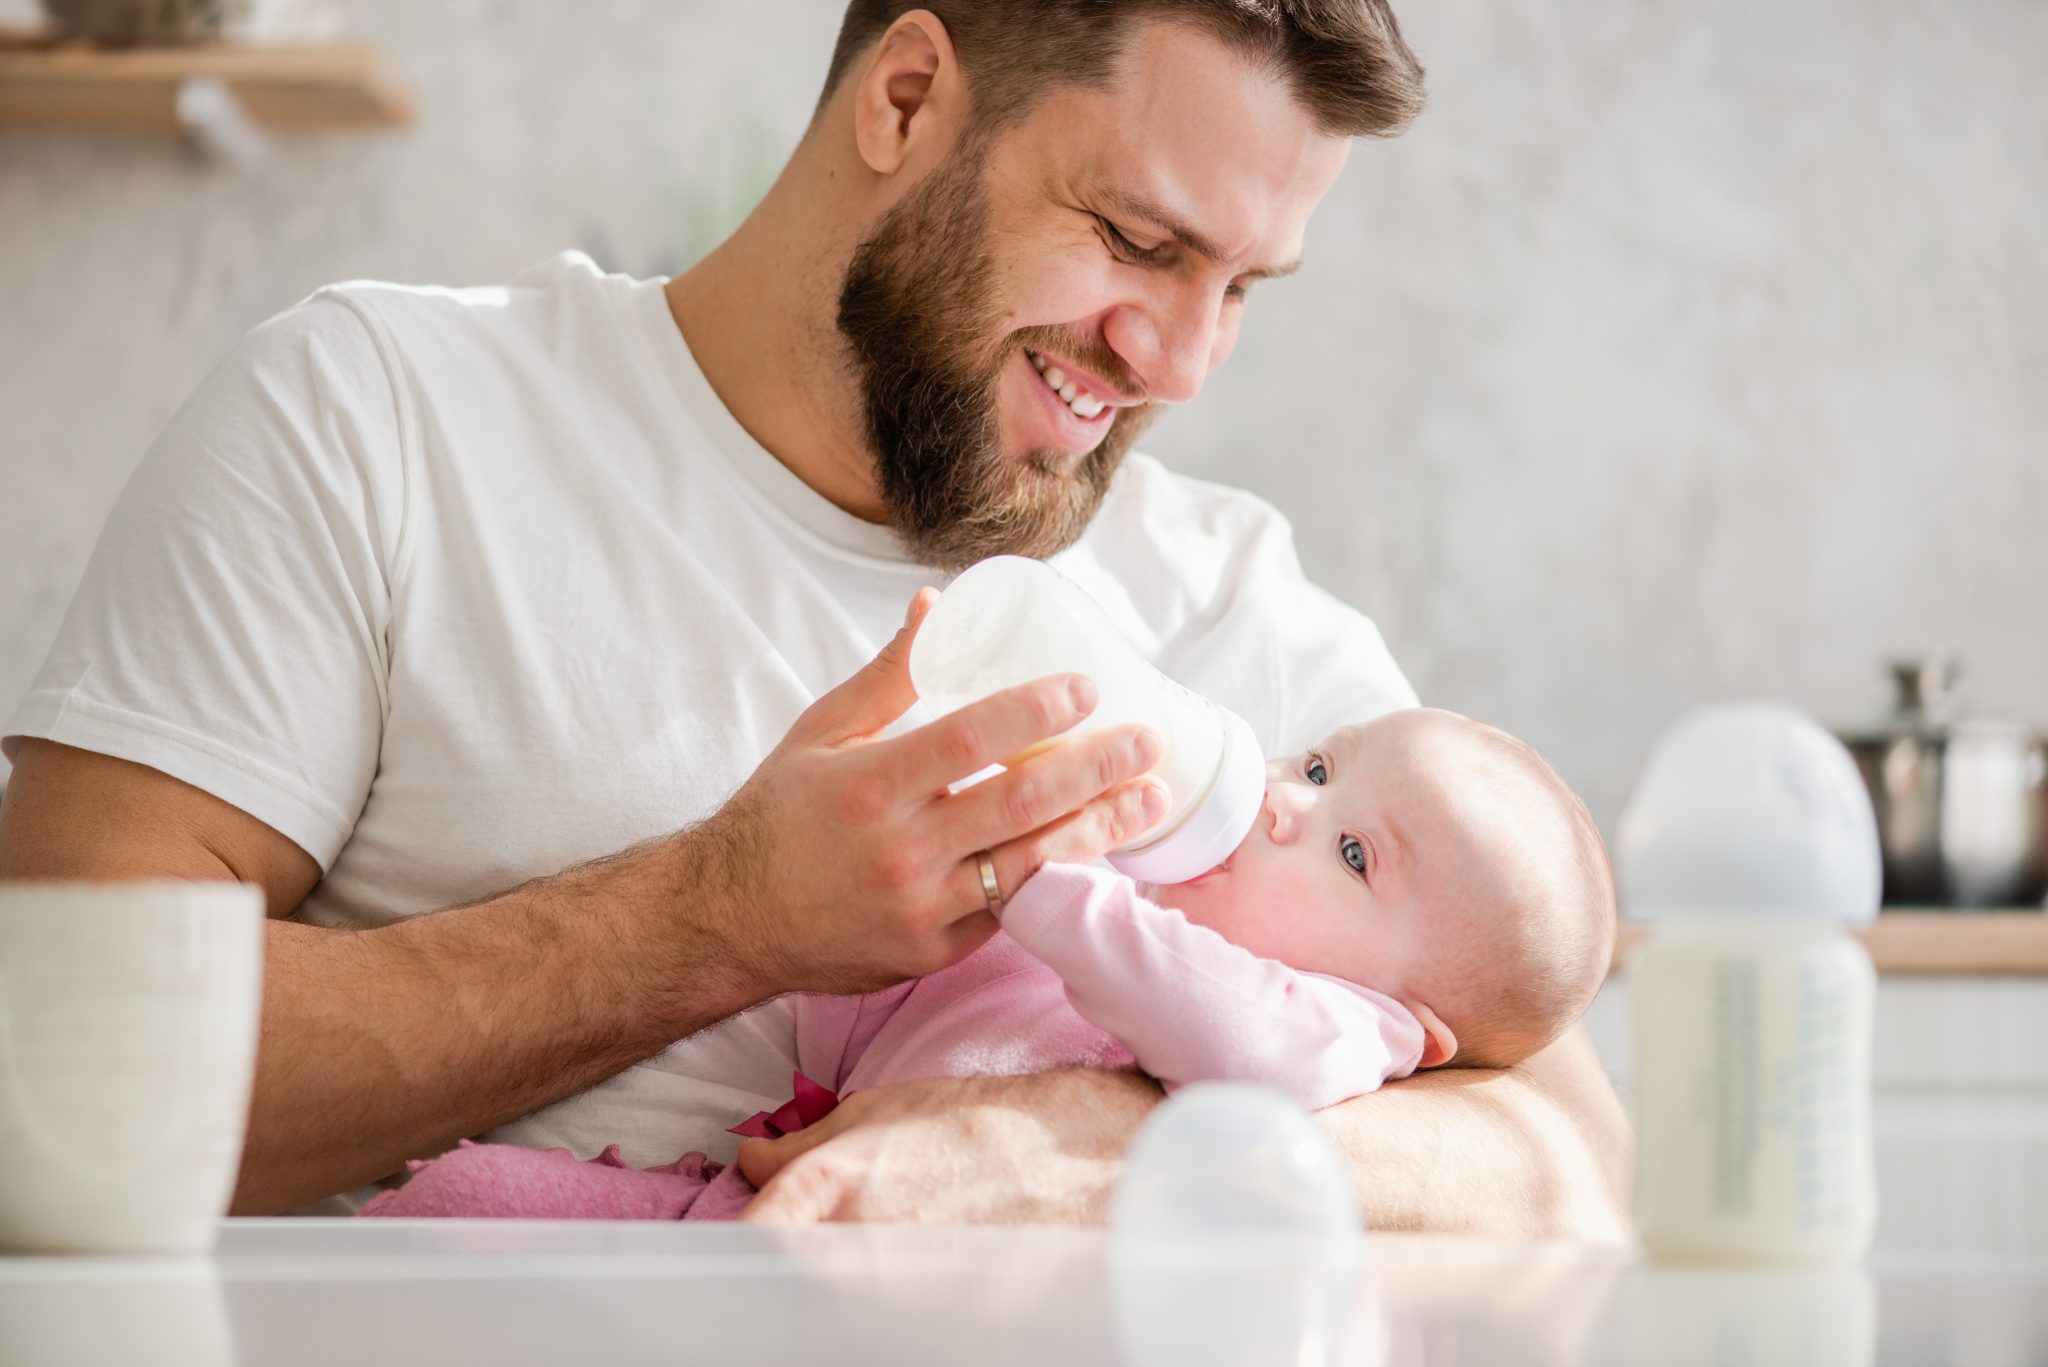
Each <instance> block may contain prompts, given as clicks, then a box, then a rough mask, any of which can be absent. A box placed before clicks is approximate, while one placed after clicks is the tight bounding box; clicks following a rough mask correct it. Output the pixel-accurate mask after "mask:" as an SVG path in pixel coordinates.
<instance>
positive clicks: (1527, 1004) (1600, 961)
mask: <svg viewBox="0 0 2048 1367" xmlns="http://www.w3.org/2000/svg"><path fill="white" fill-rule="evenodd" d="M1475 726H1476V728H1477V729H1476V731H1475V733H1474V735H1475V737H1476V738H1477V739H1478V740H1479V746H1478V753H1477V755H1476V756H1475V764H1474V768H1475V769H1476V770H1477V772H1478V773H1479V774H1481V775H1482V776H1483V777H1484V779H1485V780H1486V781H1487V782H1488V783H1489V785H1490V786H1491V787H1493V789H1494V790H1495V791H1496V792H1497V793H1498V794H1499V795H1500V796H1501V797H1502V798H1503V799H1504V800H1505V802H1506V805H1507V809H1508V810H1509V811H1510V812H1512V813H1514V814H1515V818H1514V824H1515V826H1516V828H1517V833H1518V835H1519V836H1520V837H1521V839H1522V840H1523V841H1524V842H1525V847H1527V848H1532V849H1536V850H1540V856H1539V857H1537V858H1535V859H1532V860H1531V861H1529V863H1528V865H1527V873H1526V875H1525V876H1523V877H1520V878H1517V879H1516V888H1515V904H1514V906H1513V912H1514V914H1513V915H1512V916H1511V917H1510V918H1508V923H1507V926H1506V934H1505V936H1504V937H1503V939H1502V941H1501V942H1500V943H1498V944H1497V945H1495V946H1493V952H1492V953H1489V954H1487V955H1484V956H1479V957H1478V958H1476V959H1475V958H1474V956H1472V955H1471V954H1470V952H1469V949H1470V947H1469V946H1446V949H1447V950H1448V951H1450V952H1449V953H1448V954H1447V957H1446V959H1445V960H1444V962H1443V963H1442V964H1441V968H1442V970H1443V976H1444V979H1445V980H1446V985H1447V987H1448V989H1449V994H1450V998H1451V1000H1453V1001H1454V1002H1455V1006H1454V1008H1453V1012H1454V1014H1456V1015H1457V1017H1458V1019H1456V1020H1452V1021H1451V1028H1452V1030H1453V1031H1454V1032H1455V1033H1456V1034H1457V1037H1458V1052H1457V1054H1456V1055H1455V1056H1454V1057H1453V1058H1452V1059H1451V1066H1452V1067H1457V1068H1504V1067H1508V1066H1510V1065H1512V1064H1516V1063H1520V1062H1521V1061H1522V1060H1523V1059H1525V1058H1527V1057H1529V1056H1530V1055H1531V1054H1533V1053H1535V1052H1536V1051H1538V1050H1539V1049H1541V1048H1543V1047H1544V1046H1545V1045H1547V1044H1549V1043H1550V1042H1551V1041H1553V1040H1555V1039H1556V1038H1557V1037H1558V1036H1559V1035H1562V1034H1563V1033H1564V1032H1565V1031H1566V1030H1567V1029H1569V1028H1570V1027H1571V1026H1572V1025H1573V1024H1574V1023H1575V1022H1577V1020H1578V1019H1579V1017H1581V1016H1583V1015H1584V1014H1585V1013H1586V1008H1587V1007H1588V1006H1590V1005H1592V1002H1593V996H1594V994H1595V993H1596V992H1598V991H1599V989H1600V984H1601V982H1602V981H1603V980H1605V978H1606V976H1607V966H1608V962H1609V960H1610V959H1611V958H1612V956H1613V953H1614V935H1615V896H1614V874H1613V871H1612V868H1611V867H1610V865H1609V863H1608V859H1607V847H1606V845H1605V844H1604V843H1603V842H1602V841H1601V839H1600V828H1599V827H1598V826H1597V825H1595V824H1594V821H1593V818H1592V815H1591V814H1590V813H1589V812H1587V810H1586V804H1585V803H1583V802H1581V801H1580V800H1579V797H1578V794H1576V793H1574V792H1573V791H1572V790H1571V789H1570V787H1568V786H1567V785H1566V784H1565V781H1564V780H1563V779H1562V778H1560V777H1558V774H1557V771H1556V770H1555V769H1552V768H1551V767H1550V765H1549V764H1547V763H1545V762H1544V759H1543V757H1542V756H1541V755H1539V754H1537V753H1536V751H1535V750H1534V748H1532V747H1531V746H1529V745H1528V744H1527V743H1526V742H1524V741H1521V740H1518V739H1516V738H1515V737H1513V736H1510V735H1508V734H1507V733H1506V732H1504V731H1500V730H1496V729H1495V728H1493V727H1491V726H1486V725H1484V724H1483V723H1476V724H1475ZM1431 1005H1432V1006H1436V1003H1434V1002H1432V1003H1431ZM1437 1009H1438V1010H1439V1011H1440V1012H1442V1011H1443V1009H1444V1008H1442V1007H1438V1008H1437ZM1447 1018H1448V1015H1447Z"/></svg>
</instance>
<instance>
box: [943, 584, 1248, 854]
mask: <svg viewBox="0 0 2048 1367" xmlns="http://www.w3.org/2000/svg"><path fill="white" fill-rule="evenodd" d="M1066 673H1072V674H1083V675H1086V676H1087V677H1088V678H1090V679H1092V680H1094V681H1095V687H1096V690H1097V695H1098V696H1097V702H1096V705H1095V710H1094V711H1093V712H1091V713H1089V714H1088V716H1087V717H1085V718H1084V719H1083V720H1082V721H1081V723H1080V724H1079V725H1078V726H1075V727H1074V728H1072V729H1071V730H1068V731H1065V732H1063V733H1061V734H1060V735H1058V736H1055V737H1053V738H1052V739H1051V740H1049V741H1046V742H1045V743H1044V744H1042V745H1039V746H1035V747H1033V748H1032V749H1030V750H1026V751H1023V752H1022V753H1020V754H1016V755H1011V756H1009V757H1008V758H1007V759H1006V760H1005V761H1004V763H1006V764H1017V763H1021V762H1022V761H1024V760H1025V759H1028V758H1030V757H1031V755H1033V754H1035V753H1038V752H1039V751H1041V750H1044V749H1046V748H1048V747H1050V746H1052V745H1057V744H1059V743H1061V742H1063V741H1067V740H1070V739H1072V738H1073V737H1075V736H1080V735H1086V734H1087V733H1088V732H1090V731H1098V730H1101V729H1103V728H1104V727H1110V726H1117V725H1121V724H1123V723H1126V722H1143V723H1144V724H1145V725H1147V726H1149V727H1151V728H1152V729H1153V730H1154V731H1157V732H1158V733H1159V736H1160V739H1161V740H1162V741H1163V742H1164V753H1163V754H1162V755H1161V757H1160V760H1159V763H1158V764H1157V765H1156V766H1155V767H1154V769H1153V773H1154V775H1155V776H1156V777H1158V778H1159V779H1161V780H1162V781H1164V783H1165V784H1166V788H1167V792H1168V795H1169V796H1168V802H1167V811H1166V815H1165V817H1163V818H1162V819H1161V820H1160V822H1159V824H1158V825H1156V826H1154V827H1153V828H1152V829H1151V830H1149V831H1146V832H1145V833H1144V835H1142V836H1141V837H1139V839H1138V840H1137V841H1136V842H1134V843H1133V844H1130V845H1127V846H1124V847H1122V848H1120V849H1116V850H1112V851H1110V853H1109V856H1108V858H1109V862H1110V863H1111V864H1112V865H1113V866H1114V867H1115V868H1116V869H1117V871H1118V872H1120V873H1124V874H1127V875H1129V876H1130V877H1132V878H1137V879H1142V880H1143V881H1145V882H1148V883H1182V882H1186V881H1187V880H1188V879H1190V878H1194V877H1197V876H1199V875H1201V874H1203V873H1206V872H1208V871H1209V870H1210V869H1213V868H1215V867H1216V866H1217V865H1218V864H1220V863H1222V862H1223V860H1224V859H1225V858H1226V857H1228V856H1229V854H1230V852H1231V851H1232V850H1235V849H1236V848H1237V847H1238V844H1239V843H1240V842H1241V841H1242V840H1243V839H1244V838H1245V835H1246V834H1247V833H1248V832H1249V831H1250V830H1251V828H1252V823H1253V822H1254V821H1255V820H1256V819H1257V818H1258V814H1259V809H1260V807H1261V805H1262V804H1263V803H1264V801H1265V794H1266V762H1265V757H1264V756H1263V755H1262V754H1261V753H1260V751H1259V743H1258V738H1257V737H1255V736H1254V735H1253V734H1252V729H1251V727H1250V726H1249V725H1247V724H1246V723H1245V721H1244V719H1243V718H1242V717H1240V716H1238V715H1237V714H1236V713H1234V712H1232V711H1230V709H1228V708H1226V707H1221V706H1218V705H1217V704H1216V703H1214V702H1211V701H1210V700H1209V699H1207V698H1205V697H1203V696H1202V695H1201V694H1199V693H1196V692H1193V691H1192V690H1190V689H1187V688H1184V687H1182V686H1181V685H1180V684H1177V683H1175V682H1174V681H1173V680H1172V679H1169V678H1167V677H1166V676H1165V675H1164V674H1161V673H1160V672H1159V671H1158V670H1157V669H1155V668H1153V667H1152V665H1151V664H1150V663H1149V662H1148V661H1147V660H1146V659H1145V658H1144V657H1143V656H1142V655H1140V654H1139V653H1138V651H1137V648H1136V647H1135V646H1133V645H1132V644H1131V643H1130V642H1129V641H1128V640H1126V639H1125V638H1124V636H1123V634H1122V633H1121V632H1119V631H1118V630H1117V628H1116V625H1115V624H1114V623H1113V622H1111V621H1110V620H1109V617H1108V616H1107V615H1106V614H1105V613H1104V612H1103V611H1102V608H1101V607H1100V606H1099V605H1098V604H1097V603H1096V602H1095V600H1094V599H1092V598H1090V597H1089V596H1088V594H1087V592H1086V591H1085V590H1083V589H1082V588H1081V586H1080V585H1078V584H1076V583H1074V581H1073V580H1071V579H1068V578H1067V577H1066V576H1065V575H1063V574H1061V573H1060V572H1059V571H1058V570H1056V569H1054V568H1053V567H1052V566H1050V565H1048V564H1046V563H1044V562H1043V561H1039V560H1031V559H1027V558H1025V557H1022V556H1015V555H999V556H995V557H993V558H991V559H988V560H983V561H981V562H980V563H979V564H976V565H973V566H970V567H969V568H968V569H967V570H965V571H964V572H962V574H961V575H960V577H959V578H957V579H955V580H954V581H953V582H952V583H951V584H949V585H948V586H947V587H946V591H945V592H944V593H943V594H941V595H940V596H939V601H938V602H937V603H935V604H933V605H932V609H931V611H930V613H928V614H927V615H926V617H925V619H924V623H923V625H921V626H920V627H919V628H918V630H917V639H916V640H915V641H914V642H912V643H911V647H910V679H911V683H912V684H913V685H915V687H916V688H917V695H918V697H919V699H921V700H922V701H923V702H924V704H925V706H927V707H928V708H930V709H931V711H932V714H933V715H934V716H944V715H945V714H946V713H948V712H952V711H954V710H956V709H958V708H961V707H965V706H966V705H967V704H969V703H971V702H976V701H978V700H980V699H982V698H985V697H987V696H989V695H990V694H991V693H995V692H998V691H1000V690H1002V689H1005V688H1012V687H1015V686H1016V685H1018V684H1024V683H1029V682H1031V681H1032V680H1033V679H1042V678H1044V677H1045V676H1046V675H1048V674H1066Z"/></svg>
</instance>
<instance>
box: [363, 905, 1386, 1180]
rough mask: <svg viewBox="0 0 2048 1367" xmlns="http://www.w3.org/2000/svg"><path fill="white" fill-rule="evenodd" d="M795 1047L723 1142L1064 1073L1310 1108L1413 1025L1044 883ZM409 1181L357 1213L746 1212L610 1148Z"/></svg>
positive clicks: (1379, 1064) (820, 1011)
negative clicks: (964, 951) (877, 1103)
mask: <svg viewBox="0 0 2048 1367" xmlns="http://www.w3.org/2000/svg"><path fill="white" fill-rule="evenodd" d="M1112 1031H1114V1033H1112ZM796 1046H797V1074H796V1078H795V1084H796V1085H795V1095H794V1096H793V1097H792V1099H791V1100H790V1101H789V1102H788V1103H787V1104H785V1105H784V1106H782V1107H781V1108H779V1109H778V1110H776V1111H774V1112H772V1113H764V1114H761V1115H756V1116H752V1117H750V1118H749V1119H748V1120H746V1121H744V1122H742V1123H741V1124H739V1125H737V1126H734V1127H733V1128H734V1132H735V1133H738V1134H746V1135H758V1136H765V1137H773V1136H774V1135H776V1134H781V1133H786V1132H788V1131H790V1130H795V1129H801V1128H803V1127H804V1126H805V1125H810V1124H815V1123H817V1121H818V1120H820V1119H822V1118H823V1117H824V1116H825V1115H826V1114H828V1113H829V1112H830V1111H831V1109H832V1107H833V1106H835V1105H837V1104H838V1101H839V1098H841V1097H845V1096H850V1095H851V1094H852V1093H854V1092H856V1091H859V1090H861V1089H863V1088H868V1087H884V1086H889V1085H891V1084H894V1083H899V1082H915V1081H921V1080H924V1079H928V1078H947V1077H987V1076H1015V1075H1018V1074H1023V1073H1038V1072H1045V1071H1048V1070H1050V1069H1055V1068H1073V1067H1083V1068H1107V1069H1122V1068H1131V1067H1142V1068H1143V1069H1144V1070H1145V1071H1146V1072H1147V1073H1150V1074H1151V1075H1152V1076H1153V1077H1155V1078H1158V1079H1159V1081H1160V1082H1161V1083H1162V1084H1163V1085H1164V1086H1165V1087H1166V1088H1167V1090H1169V1091H1171V1090H1173V1089H1174V1088H1176V1087H1180V1086H1185V1085H1187V1084H1188V1083H1191V1082H1198V1081H1203V1080H1209V1079H1224V1080H1236V1081H1252V1082H1262V1083H1265V1084H1267V1085H1269V1086H1274V1087H1278V1088H1280V1089H1281V1090H1283V1091H1285V1092H1287V1093H1288V1094H1289V1095H1291V1096H1294V1097H1295V1098H1296V1099H1297V1100H1299V1101H1301V1102H1302V1104H1303V1105H1306V1106H1310V1107H1321V1106H1327V1105H1331V1104H1333V1103H1335V1102H1338V1101H1342V1100H1344V1099H1345V1098H1346V1097H1350V1096H1356V1095H1358V1094H1359V1093H1361V1092H1369V1091H1372V1090H1373V1089H1374V1088H1376V1087H1378V1086H1379V1085H1380V1083H1381V1082H1383V1081H1385V1080H1386V1079H1388V1078H1391V1077H1400V1076H1404V1075H1406V1074H1407V1073H1408V1072H1410V1071H1411V1070H1413V1069H1414V1067H1415V1065H1416V1063H1417V1061H1418V1060H1419V1059H1420V1058H1421V1056H1422V1027H1421V1026H1420V1025H1419V1024H1418V1023H1417V1022H1416V1020H1415V1017H1414V1016H1413V1015H1411V1014H1409V1012H1408V1011H1407V1010H1406V1009H1405V1008H1403V1007H1402V1006H1401V1005H1400V1004H1399V1003H1397V1002H1394V1001H1392V1000H1390V999H1388V998H1386V997H1384V996H1382V995H1380V994H1379V993H1377V992H1374V991H1372V990H1371V989H1369V988H1364V987H1360V986H1357V985H1356V984H1353V983H1347V982H1341V981H1339V980H1337V979H1334V978H1328V977H1325V976H1323V975H1320V974H1315V973H1304V972H1299V971H1297V970H1295V969H1292V968H1289V967H1287V966H1286V965H1284V964H1279V963H1275V962H1274V961H1272V960H1270V959H1261V958H1258V957H1257V956H1255V955H1253V954H1251V953H1250V952H1248V951H1246V950H1244V949H1241V948H1239V947H1238V946H1236V945H1234V944H1231V943H1230V942H1229V941H1227V940H1225V939H1223V938H1222V937H1221V936H1220V935H1217V934H1216V933H1215V932H1213V931H1210V930H1207V929H1205V928H1203V927H1201V926H1195V925H1191V924H1189V922H1188V921H1187V919H1186V918H1185V917H1183V916H1182V915H1181V914H1180V913H1179V912H1177V911H1172V910H1169V909H1167V908H1164V907H1160V906H1158V905H1156V904H1154V903H1152V902H1150V901H1148V900H1146V899H1145V898H1144V897H1143V896H1142V895H1141V893H1140V891H1139V890H1138V887H1137V885H1136V884H1133V883H1132V882H1131V881H1130V880H1129V879H1127V878H1122V877H1120V876H1118V875H1116V874H1113V873H1110V872H1109V871H1107V870H1104V869H1098V868H1077V867H1071V866H1059V865H1054V866H1049V867H1047V868H1045V869H1042V870H1040V871H1039V873H1038V874H1037V876H1035V877H1034V878H1032V879H1031V880H1030V881H1029V882H1027V883H1026V884H1025V885H1024V886H1023V887H1022V888H1021V889H1019V890H1018V893H1017V895H1016V896H1015V897H1014V898H1012V899H1011V901H1010V903H1009V905H1008V906H1006V907H1005V908H1004V910H1003V930H1002V931H1001V932H1000V933H998V934H997V935H996V936H995V937H994V938H992V939H991V940H989V942H988V943H987V944H985V945H983V946H982V947H981V948H980V949H978V950H976V951H975V952H974V953H973V954H970V955H968V956H967V957H966V958H965V959H963V960H961V961H960V962H959V963H957V964H954V965H953V966H952V967H951V968H947V969H945V970H943V971H941V972H938V973H933V974H930V975H928V976H926V977H923V978H916V979H913V980H912V981H910V982H906V983H899V984H897V985H896V986H894V987H890V988H885V989H883V990H882V991H880V992H870V993H867V994H865V995H863V996H857V997H824V996H806V997H801V998H799V999H798V1000H797V1004H796ZM813 1078H815V1079H818V1080H817V1081H816V1082H813V1081H812V1079H813ZM410 1167H411V1169H412V1175H411V1177H410V1178H409V1180H408V1181H407V1182H406V1184H405V1185H404V1186H403V1187H400V1188H399V1189H397V1190H396V1191H389V1192H385V1193H384V1194H383V1195H381V1196H378V1197H377V1198H376V1199H375V1200H373V1201H371V1202H370V1203H369V1204H368V1205H367V1206H365V1207H364V1208H363V1210H362V1213H363V1214H364V1215H376V1216H426V1215H440V1216H469V1217H501V1218H528V1219H547V1218H583V1219H616V1220H633V1219H640V1220H706V1219H730V1218H732V1217H733V1216H734V1215H736V1214H738V1212H739V1211H740V1210H742V1209H744V1208H745V1206H746V1203H747V1201H748V1200H749V1199H750V1198H751V1197H752V1196H753V1195H754V1189H753V1187H752V1185H751V1184H749V1183H748V1182H747V1180H746V1178H745V1177H744V1176H742V1175H741V1174H740V1171H739V1169H738V1168H737V1167H725V1166H723V1165H721V1164H718V1163H714V1162H712V1161H711V1160H710V1159H708V1158H706V1157H705V1156H704V1155H703V1154H701V1153H686V1154H684V1155H683V1156H682V1157H681V1158H679V1159H677V1160H676V1161H675V1162H673V1163H666V1164H662V1165H660V1166H657V1167H652V1168H633V1167H630V1166H628V1165H627V1164H626V1163H625V1162H624V1161H623V1160H622V1159H621V1158H620V1157H619V1153H618V1147H617V1146H616V1145H613V1146H611V1147H609V1148H607V1149H606V1150H605V1151H604V1152H603V1153H601V1154H599V1155H598V1156H597V1157H596V1158H592V1159H589V1160H587V1161H579V1160H578V1159H577V1158H576V1156H575V1155H574V1154H572V1153H571V1152H570V1151H569V1150H567V1149H545V1150H535V1149H523V1148H517V1147H514V1146H510V1145H502V1144H472V1143H469V1142H468V1141H464V1143H463V1144H462V1145H461V1146H459V1147H457V1148H456V1149H454V1150H452V1151H450V1152H449V1153H446V1154H443V1155H442V1156H441V1157H439V1158H434V1159H429V1160H427V1161H425V1162H420V1163H413V1164H411V1165H410Z"/></svg>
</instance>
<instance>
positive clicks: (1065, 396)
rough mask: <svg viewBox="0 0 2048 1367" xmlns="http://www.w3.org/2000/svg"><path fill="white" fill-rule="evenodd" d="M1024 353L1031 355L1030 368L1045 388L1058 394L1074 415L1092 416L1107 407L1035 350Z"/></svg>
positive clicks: (1078, 416)
mask: <svg viewBox="0 0 2048 1367" xmlns="http://www.w3.org/2000/svg"><path fill="white" fill-rule="evenodd" d="M1025 354H1026V355H1028V356H1030V357H1031V365H1032V368H1033V369H1035V370H1036V371H1037V372H1038V374H1039V377H1040V378H1041V379H1043V380H1044V381H1045V383H1046V386H1047V388H1049V389H1051V390H1052V392H1053V393H1055V394H1057V395H1059V396H1060V399H1061V400H1062V401H1063V402H1064V403H1065V404H1066V405H1067V407H1069V408H1071V409H1073V410H1074V416H1075V417H1077V418H1092V417H1094V416H1095V415H1096V414H1098V413H1100V412H1101V411H1102V410H1103V409H1104V408H1106V407H1108V405H1107V404H1105V403H1103V401H1102V400H1100V399H1098V398H1096V397H1095V396H1094V395H1093V394H1090V393H1089V392H1088V391H1087V390H1085V389H1082V388H1081V387H1080V386H1078V385H1076V384H1075V383H1074V382H1073V381H1072V380H1070V379H1068V378H1067V374H1066V372H1065V371H1063V370H1061V369H1060V368H1059V367H1058V366H1056V365H1050V364H1048V363H1047V362H1046V359H1045V357H1043V356H1040V355H1038V354H1037V353H1035V352H1026V353H1025Z"/></svg>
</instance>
